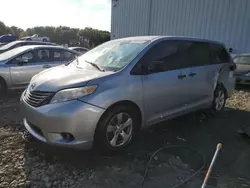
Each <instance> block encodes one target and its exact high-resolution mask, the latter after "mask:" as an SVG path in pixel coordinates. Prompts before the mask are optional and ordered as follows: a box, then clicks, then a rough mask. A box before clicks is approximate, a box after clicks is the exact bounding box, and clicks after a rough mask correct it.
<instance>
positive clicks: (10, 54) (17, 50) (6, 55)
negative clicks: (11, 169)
mask: <svg viewBox="0 0 250 188" xmlns="http://www.w3.org/2000/svg"><path fill="white" fill-rule="evenodd" d="M40 48H53V49H64V50H68V51H71V52H72V53H75V54H78V55H80V54H79V53H77V52H76V51H73V50H70V49H67V48H65V47H61V46H51V45H27V46H20V47H17V48H14V49H11V50H8V51H6V52H4V53H2V54H0V61H5V60H8V59H9V58H12V57H13V56H15V55H18V54H21V53H24V52H26V51H29V50H34V49H40Z"/></svg>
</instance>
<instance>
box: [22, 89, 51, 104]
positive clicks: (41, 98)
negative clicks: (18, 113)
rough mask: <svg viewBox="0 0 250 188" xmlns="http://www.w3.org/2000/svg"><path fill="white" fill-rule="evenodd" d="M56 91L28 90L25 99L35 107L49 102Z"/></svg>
mask: <svg viewBox="0 0 250 188" xmlns="http://www.w3.org/2000/svg"><path fill="white" fill-rule="evenodd" d="M53 95H54V93H51V92H44V91H28V89H27V90H26V93H25V95H24V100H25V101H26V102H27V103H28V104H29V105H31V106H33V107H39V106H42V105H45V104H48V103H49V101H50V99H51V98H52V97H53Z"/></svg>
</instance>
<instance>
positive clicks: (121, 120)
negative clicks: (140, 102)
mask: <svg viewBox="0 0 250 188" xmlns="http://www.w3.org/2000/svg"><path fill="white" fill-rule="evenodd" d="M136 114H137V113H136V112H135V111H134V110H133V109H131V108H130V107H127V106H117V107H114V108H112V109H110V110H108V111H107V112H106V113H105V114H104V115H103V117H102V118H101V119H100V121H99V123H98V126H97V129H96V133H95V144H96V146H97V147H98V149H100V150H102V151H118V150H121V149H122V148H125V147H126V146H128V145H129V144H130V143H131V141H132V138H133V137H134V136H135V132H136V126H138V123H139V121H138V118H137V115H136Z"/></svg>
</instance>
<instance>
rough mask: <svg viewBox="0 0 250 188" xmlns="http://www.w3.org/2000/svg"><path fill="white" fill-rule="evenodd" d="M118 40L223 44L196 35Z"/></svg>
mask: <svg viewBox="0 0 250 188" xmlns="http://www.w3.org/2000/svg"><path fill="white" fill-rule="evenodd" d="M118 40H145V41H146V40H149V41H152V42H153V41H156V40H183V41H197V42H208V43H214V44H220V45H223V46H224V44H223V43H221V42H218V41H213V40H208V39H202V38H196V37H186V36H135V37H126V38H120V39H118Z"/></svg>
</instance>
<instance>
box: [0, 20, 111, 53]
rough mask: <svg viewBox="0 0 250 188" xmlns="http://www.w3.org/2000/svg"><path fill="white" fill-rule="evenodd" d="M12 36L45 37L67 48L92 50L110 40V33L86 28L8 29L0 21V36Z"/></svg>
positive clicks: (14, 27)
mask: <svg viewBox="0 0 250 188" xmlns="http://www.w3.org/2000/svg"><path fill="white" fill-rule="evenodd" d="M4 34H13V35H15V36H16V37H17V38H18V39H21V38H22V37H25V36H31V35H34V34H38V35H41V36H47V37H49V38H50V41H51V42H54V43H57V44H60V45H65V44H67V45H68V46H82V47H87V48H92V47H94V46H97V45H99V44H101V43H103V42H106V41H108V40H110V32H108V31H103V30H98V29H93V28H90V27H86V28H84V29H79V28H70V27H66V26H59V27H52V26H44V27H33V28H28V29H26V30H23V29H21V28H19V27H16V26H11V27H8V26H6V25H5V24H4V23H3V22H1V21H0V36H1V35H4Z"/></svg>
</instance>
